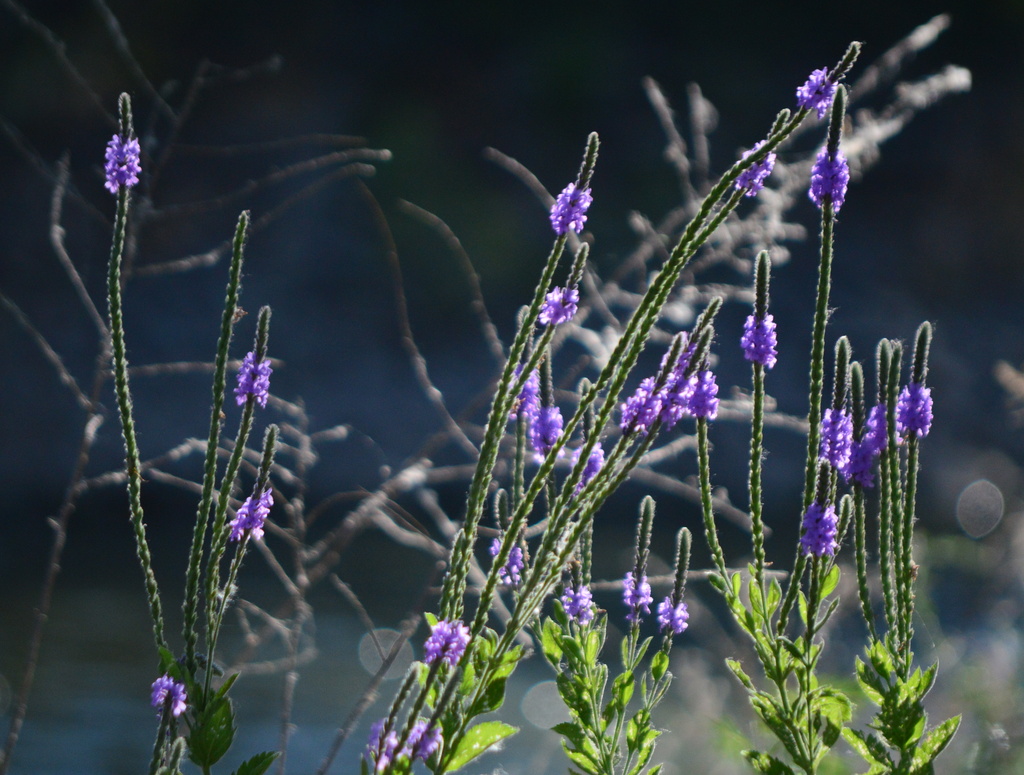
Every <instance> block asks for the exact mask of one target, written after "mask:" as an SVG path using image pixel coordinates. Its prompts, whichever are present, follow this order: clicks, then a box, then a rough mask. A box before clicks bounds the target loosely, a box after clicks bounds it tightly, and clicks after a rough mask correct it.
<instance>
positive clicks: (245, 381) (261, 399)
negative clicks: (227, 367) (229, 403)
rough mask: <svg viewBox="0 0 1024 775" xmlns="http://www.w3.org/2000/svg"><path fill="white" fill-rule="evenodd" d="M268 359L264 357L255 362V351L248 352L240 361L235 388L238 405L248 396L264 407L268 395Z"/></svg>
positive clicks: (270, 369) (269, 370)
mask: <svg viewBox="0 0 1024 775" xmlns="http://www.w3.org/2000/svg"><path fill="white" fill-rule="evenodd" d="M271 372H273V369H272V368H270V360H269V359H268V358H264V359H263V360H262V361H260V362H259V363H256V353H254V352H250V353H249V354H248V355H246V356H245V359H244V360H243V361H242V365H241V367H239V369H238V386H237V387H236V388H235V403H237V404H238V405H239V406H241V405H242V404H244V403H245V402H246V400H248V398H249V396H252V397H253V398H255V399H256V403H257V404H259V405H260V407H262V408H264V409H266V407H267V398H268V397H269V396H270V374H271Z"/></svg>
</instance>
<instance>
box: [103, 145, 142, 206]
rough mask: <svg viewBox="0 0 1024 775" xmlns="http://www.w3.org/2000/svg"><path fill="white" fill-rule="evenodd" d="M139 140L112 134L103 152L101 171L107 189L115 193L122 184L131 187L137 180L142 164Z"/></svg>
mask: <svg viewBox="0 0 1024 775" xmlns="http://www.w3.org/2000/svg"><path fill="white" fill-rule="evenodd" d="M140 152H141V149H140V148H139V141H138V140H136V139H134V138H132V139H130V140H124V139H122V138H121V136H120V135H114V136H113V137H112V138H111V139H110V142H109V143H107V151H106V154H105V158H106V162H105V163H104V165H103V172H104V174H105V176H106V178H107V181H106V183H104V184H103V185H104V186H106V189H107V191H109V192H110V193H111V194H116V193H117V192H118V190H119V189H120V188H121V187H122V186H123V187H124V188H131V187H132V186H134V185H135V184H137V183H138V182H139V173H140V172H142V165H141V164H140V163H139V154H140Z"/></svg>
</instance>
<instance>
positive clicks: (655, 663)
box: [651, 651, 668, 681]
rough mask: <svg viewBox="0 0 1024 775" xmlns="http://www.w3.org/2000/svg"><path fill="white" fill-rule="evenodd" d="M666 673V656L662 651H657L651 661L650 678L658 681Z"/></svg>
mask: <svg viewBox="0 0 1024 775" xmlns="http://www.w3.org/2000/svg"><path fill="white" fill-rule="evenodd" d="M667 671H668V654H666V653H665V652H664V651H659V652H658V653H657V654H655V655H654V658H653V659H651V677H652V678H653V679H654V680H655V681H660V680H661V679H662V676H664V675H665V673H666V672H667Z"/></svg>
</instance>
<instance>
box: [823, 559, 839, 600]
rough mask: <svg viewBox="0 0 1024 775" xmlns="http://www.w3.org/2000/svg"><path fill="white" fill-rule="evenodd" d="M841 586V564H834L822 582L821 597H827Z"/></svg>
mask: <svg viewBox="0 0 1024 775" xmlns="http://www.w3.org/2000/svg"><path fill="white" fill-rule="evenodd" d="M838 586H839V566H838V565H833V566H832V567H831V568H830V569H829V572H828V573H827V574H825V578H824V580H823V581H822V582H821V597H822V598H826V597H828V596H829V595H831V594H832V593H833V592H835V589H836V587H838Z"/></svg>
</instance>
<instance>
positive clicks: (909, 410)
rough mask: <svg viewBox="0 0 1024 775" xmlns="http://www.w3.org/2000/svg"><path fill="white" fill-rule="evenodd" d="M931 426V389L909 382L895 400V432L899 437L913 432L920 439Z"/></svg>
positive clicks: (906, 436)
mask: <svg viewBox="0 0 1024 775" xmlns="http://www.w3.org/2000/svg"><path fill="white" fill-rule="evenodd" d="M931 428H932V389H931V388H928V387H925V386H924V385H920V384H918V383H917V382H911V383H910V384H909V385H907V386H906V387H904V388H903V390H901V391H900V397H899V398H898V399H897V401H896V432H897V433H898V434H899V435H900V437H901V438H904V439H906V438H909V437H910V434H914V435H915V436H917V438H919V439H921V438H924V437H925V436H927V435H928V431H930V430H931Z"/></svg>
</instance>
